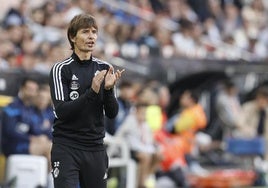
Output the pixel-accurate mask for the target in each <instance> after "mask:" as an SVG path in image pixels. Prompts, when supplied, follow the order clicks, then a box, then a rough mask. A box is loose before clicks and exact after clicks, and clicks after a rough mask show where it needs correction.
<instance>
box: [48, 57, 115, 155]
mask: <svg viewBox="0 0 268 188" xmlns="http://www.w3.org/2000/svg"><path fill="white" fill-rule="evenodd" d="M109 67H110V65H109V64H108V63H106V62H103V61H101V60H99V59H97V58H94V57H91V58H90V60H83V61H81V60H80V59H79V57H78V56H77V55H76V54H75V53H73V54H72V56H71V57H70V58H68V59H66V60H64V61H62V62H59V63H56V64H55V65H54V66H53V67H52V69H51V71H50V75H49V84H50V90H51V98H52V102H53V105H54V111H55V122H54V126H53V143H59V144H64V145H68V146H70V147H74V148H77V149H82V150H89V151H96V150H103V149H104V146H103V138H104V136H105V128H104V114H105V115H106V116H107V117H109V118H114V117H115V116H116V115H117V113H118V103H117V100H116V97H115V95H114V91H113V89H111V90H105V89H104V83H103V84H102V86H101V89H100V92H99V93H96V92H94V91H93V90H92V89H91V82H92V79H93V77H94V75H95V74H97V73H98V71H101V70H104V69H105V70H108V69H109Z"/></svg>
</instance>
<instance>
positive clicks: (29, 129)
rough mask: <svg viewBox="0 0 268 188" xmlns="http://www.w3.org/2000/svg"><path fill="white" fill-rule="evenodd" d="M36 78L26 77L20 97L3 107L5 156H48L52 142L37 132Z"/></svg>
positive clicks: (21, 87)
mask: <svg viewBox="0 0 268 188" xmlns="http://www.w3.org/2000/svg"><path fill="white" fill-rule="evenodd" d="M38 88H39V86H38V83H37V81H36V80H35V79H32V78H25V79H24V80H23V81H22V84H21V86H20V89H19V93H18V97H16V98H15V99H14V101H13V102H12V103H10V104H9V105H8V106H7V107H5V108H4V109H3V114H2V126H3V127H2V148H3V153H4V154H5V156H9V155H11V154H32V155H44V156H48V154H49V152H50V149H51V144H50V141H49V139H48V138H47V137H46V136H45V135H43V134H36V132H35V129H36V128H35V126H37V125H36V124H35V121H34V118H33V115H34V108H33V103H34V99H35V97H36V95H37V92H38Z"/></svg>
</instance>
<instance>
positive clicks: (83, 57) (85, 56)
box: [74, 50, 91, 61]
mask: <svg viewBox="0 0 268 188" xmlns="http://www.w3.org/2000/svg"><path fill="white" fill-rule="evenodd" d="M74 53H75V54H76V55H77V56H78V57H79V59H80V60H81V61H83V60H89V59H90V57H91V52H81V51H78V50H74Z"/></svg>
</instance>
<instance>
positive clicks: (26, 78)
mask: <svg viewBox="0 0 268 188" xmlns="http://www.w3.org/2000/svg"><path fill="white" fill-rule="evenodd" d="M27 82H35V83H37V84H38V85H39V82H38V80H37V79H36V78H35V77H31V76H29V77H24V78H22V81H21V83H20V88H23V87H24V86H26V84H27Z"/></svg>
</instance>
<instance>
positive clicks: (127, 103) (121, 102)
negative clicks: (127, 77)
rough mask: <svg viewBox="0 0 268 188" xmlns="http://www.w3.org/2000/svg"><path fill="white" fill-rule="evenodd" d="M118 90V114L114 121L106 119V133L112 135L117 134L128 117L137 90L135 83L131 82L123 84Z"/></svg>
mask: <svg viewBox="0 0 268 188" xmlns="http://www.w3.org/2000/svg"><path fill="white" fill-rule="evenodd" d="M118 89H119V96H118V98H117V102H118V107H119V108H118V114H117V116H116V118H114V119H109V118H106V119H105V126H106V131H107V132H108V133H109V134H111V135H114V134H115V133H116V131H117V130H118V129H119V128H120V126H121V124H122V123H123V121H124V120H125V118H126V117H127V116H128V114H129V112H130V110H131V108H132V106H133V105H132V103H133V99H134V96H135V88H134V86H133V83H132V82H130V81H123V82H121V83H120V85H119V86H118Z"/></svg>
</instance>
